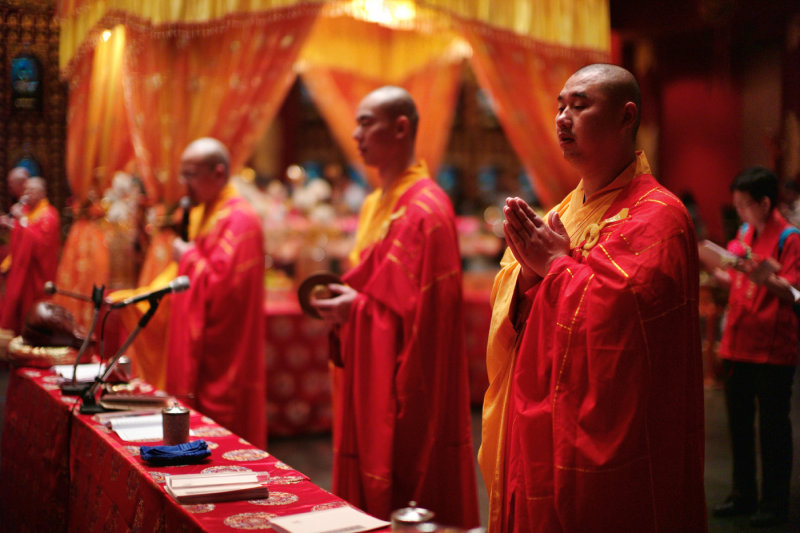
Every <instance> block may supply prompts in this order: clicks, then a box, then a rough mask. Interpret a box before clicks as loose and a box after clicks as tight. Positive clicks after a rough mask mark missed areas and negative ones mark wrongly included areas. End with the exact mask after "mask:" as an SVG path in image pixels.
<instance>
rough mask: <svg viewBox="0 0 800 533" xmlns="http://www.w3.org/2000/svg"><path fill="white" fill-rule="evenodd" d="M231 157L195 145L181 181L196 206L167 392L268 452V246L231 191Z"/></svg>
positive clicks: (220, 148) (178, 245)
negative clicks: (266, 248)
mask: <svg viewBox="0 0 800 533" xmlns="http://www.w3.org/2000/svg"><path fill="white" fill-rule="evenodd" d="M228 165H229V155H228V150H227V149H226V148H225V146H224V145H223V144H222V143H220V142H219V141H217V140H216V139H211V138H202V139H198V140H196V141H194V142H192V143H191V144H190V145H189V146H188V147H187V148H186V150H185V151H184V153H183V156H182V158H181V177H182V179H183V180H184V181H185V183H186V186H187V190H188V193H189V197H190V198H191V200H192V205H194V206H195V207H194V208H193V209H192V211H191V215H190V229H189V235H190V237H192V239H191V240H190V242H185V241H183V240H181V239H180V238H176V239H175V241H174V242H173V257H174V258H175V260H176V262H177V264H178V268H177V274H178V275H186V276H188V277H189V280H190V284H191V286H190V288H189V290H188V291H187V292H182V293H178V294H174V295H172V309H171V313H170V326H169V342H168V346H169V352H168V353H169V355H168V356H167V392H169V393H171V394H175V395H179V396H180V397H181V398H187V403H188V404H189V405H191V406H192V407H194V408H196V409H197V410H198V411H200V412H202V413H203V414H205V415H208V416H209V417H211V418H213V419H214V420H215V421H216V422H218V423H219V424H221V425H223V426H225V427H227V428H228V429H230V430H232V431H233V432H235V433H236V434H238V435H241V436H242V437H244V438H246V439H247V440H248V441H250V442H251V443H253V444H254V445H256V446H260V447H262V448H264V447H266V439H267V412H266V398H267V396H266V379H267V376H266V360H265V358H264V342H265V339H264V312H263V310H264V242H263V233H262V231H261V223H260V220H259V218H258V215H256V213H255V211H253V209H252V208H251V207H250V205H249V204H248V203H247V201H246V200H244V199H243V198H242V197H240V196H239V195H238V194H237V193H236V191H235V189H234V188H233V185H232V184H230V183H228V175H229V169H228Z"/></svg>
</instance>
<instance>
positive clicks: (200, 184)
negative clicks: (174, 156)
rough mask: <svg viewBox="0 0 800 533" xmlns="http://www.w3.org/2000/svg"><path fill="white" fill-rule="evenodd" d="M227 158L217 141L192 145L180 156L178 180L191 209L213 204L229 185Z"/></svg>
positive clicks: (222, 145)
mask: <svg viewBox="0 0 800 533" xmlns="http://www.w3.org/2000/svg"><path fill="white" fill-rule="evenodd" d="M229 167H230V154H229V152H228V149H227V148H226V147H225V145H224V144H222V143H221V142H220V141H218V140H217V139H212V138H211V137H201V138H200V139H197V140H195V141H192V142H191V143H190V144H189V146H187V147H186V150H184V151H183V155H182V156H181V180H182V181H183V183H185V184H186V192H187V193H188V195H189V199H190V200H191V202H192V204H193V205H199V204H204V203H207V202H211V201H213V200H214V199H215V198H217V196H218V195H219V193H220V192H221V191H222V189H224V188H225V186H226V185H227V183H228V177H229V170H230V169H229Z"/></svg>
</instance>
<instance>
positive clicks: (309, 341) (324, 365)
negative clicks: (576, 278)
mask: <svg viewBox="0 0 800 533" xmlns="http://www.w3.org/2000/svg"><path fill="white" fill-rule="evenodd" d="M491 316H492V309H491V306H490V305H489V291H488V289H486V288H483V287H480V288H471V287H469V286H465V289H464V329H465V332H464V333H465V347H466V352H467V360H468V365H469V381H470V384H469V390H470V401H471V403H472V405H475V406H480V405H483V395H484V393H485V392H486V387H487V386H488V384H489V380H488V377H487V375H486V341H487V339H488V337H489V321H490V320H491ZM265 317H266V321H267V324H266V328H265V331H266V336H267V348H266V351H267V413H268V415H267V416H268V423H267V427H268V433H269V435H270V436H289V435H301V434H311V433H322V432H327V431H330V429H331V390H330V377H329V374H328V354H329V345H328V329H329V328H328V326H326V325H325V323H324V322H323V321H322V320H317V319H314V318H310V317H308V316H306V315H304V314H303V313H302V311H301V310H300V305H299V304H298V303H297V300H296V298H295V297H294V295H293V294H285V295H284V296H282V297H280V298H277V297H272V298H271V299H269V300H268V301H267V304H266V306H265Z"/></svg>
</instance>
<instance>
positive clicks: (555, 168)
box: [461, 23, 609, 207]
mask: <svg viewBox="0 0 800 533" xmlns="http://www.w3.org/2000/svg"><path fill="white" fill-rule="evenodd" d="M461 33H462V35H464V37H465V38H466V39H467V41H468V42H469V43H470V45H471V46H472V57H471V64H472V68H473V69H474V71H475V75H476V78H477V80H478V83H479V84H480V85H481V87H483V88H484V89H486V90H487V91H488V92H489V94H490V96H491V99H492V103H493V107H494V111H495V113H496V114H497V117H498V120H499V121H500V124H501V125H502V126H503V130H504V131H505V133H506V136H507V137H508V139H509V142H510V143H511V145H512V147H513V148H514V151H515V152H516V153H517V155H518V156H519V157H520V159H521V161H522V163H523V165H524V167H525V169H526V171H527V173H528V175H529V176H530V177H531V179H532V181H533V186H534V188H535V190H536V192H537V194H538V196H539V200H540V201H541V203H542V204H543V205H544V206H545V207H550V206H552V205H554V204H555V203H557V202H558V201H560V200H561V199H562V198H563V197H564V195H565V194H566V193H567V192H569V191H570V190H571V189H572V188H574V186H575V185H576V183H577V177H576V175H575V173H574V171H573V170H572V168H571V167H570V166H569V165H568V164H567V163H566V162H565V161H564V159H563V157H562V156H561V150H560V148H559V146H558V141H557V138H556V134H555V114H556V107H557V106H556V97H557V96H558V93H559V92H560V91H561V87H562V86H563V85H564V82H565V81H566V80H567V78H568V77H569V76H570V74H572V73H573V72H574V71H575V70H577V69H578V68H580V67H581V66H584V65H586V64H589V63H595V62H598V61H608V59H609V55H608V52H607V50H608V49H607V48H606V49H605V50H596V49H576V48H565V47H563V46H554V45H548V44H545V43H540V42H536V41H532V40H530V39H523V38H521V37H519V36H514V35H512V34H509V33H508V32H505V31H502V30H496V29H491V28H487V27H485V26H481V25H478V24H475V23H464V24H462V25H461Z"/></svg>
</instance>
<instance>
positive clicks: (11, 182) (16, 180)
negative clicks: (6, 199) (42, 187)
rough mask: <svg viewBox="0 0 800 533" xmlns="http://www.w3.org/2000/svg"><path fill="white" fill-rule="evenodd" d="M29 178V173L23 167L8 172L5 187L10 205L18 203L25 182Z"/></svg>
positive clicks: (23, 190)
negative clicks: (6, 187)
mask: <svg viewBox="0 0 800 533" xmlns="http://www.w3.org/2000/svg"><path fill="white" fill-rule="evenodd" d="M30 177H31V174H30V172H29V171H28V169H27V168H25V167H14V168H12V169H11V170H9V171H8V175H7V176H6V185H7V186H8V194H9V196H10V198H11V203H12V205H13V204H14V203H16V202H19V200H20V198H22V195H23V194H24V193H25V182H26V181H27V180H28V178H30Z"/></svg>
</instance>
